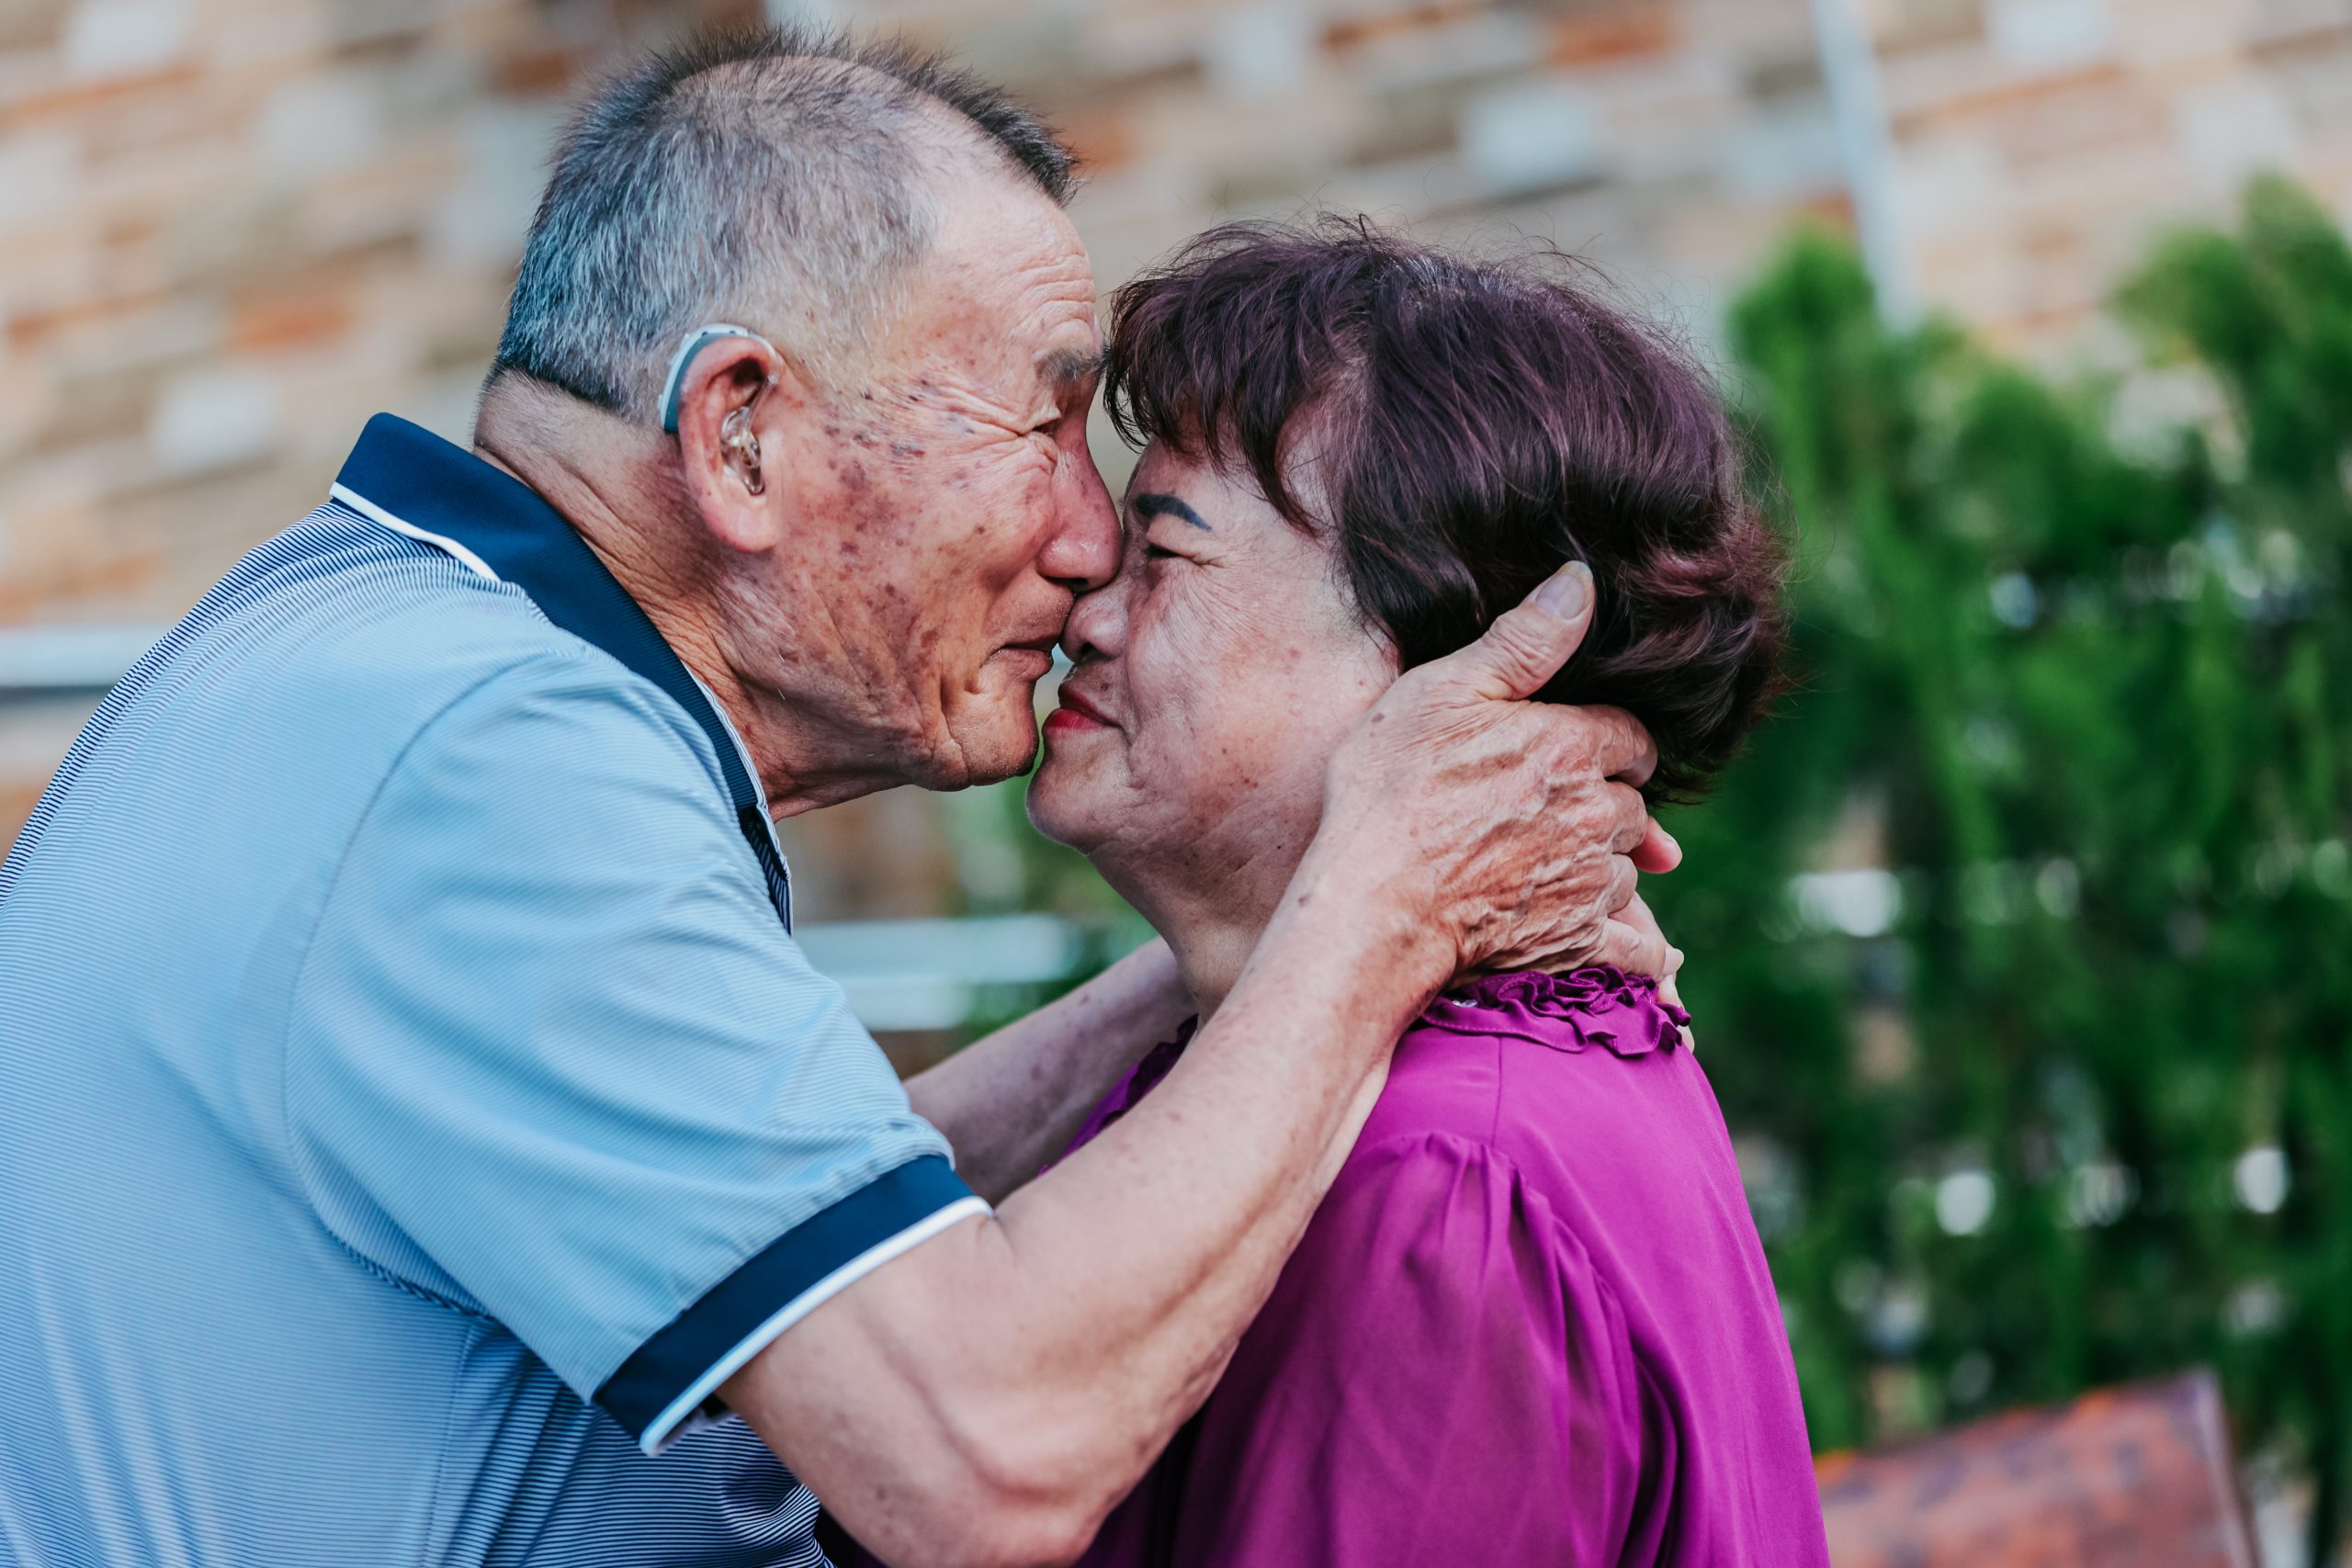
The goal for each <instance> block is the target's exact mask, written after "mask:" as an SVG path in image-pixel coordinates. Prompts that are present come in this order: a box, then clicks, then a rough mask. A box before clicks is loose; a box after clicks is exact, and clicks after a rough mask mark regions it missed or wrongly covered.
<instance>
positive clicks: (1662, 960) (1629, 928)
mask: <svg viewBox="0 0 2352 1568" xmlns="http://www.w3.org/2000/svg"><path fill="white" fill-rule="evenodd" d="M1668 951H1669V950H1668V947H1667V944H1666V938H1665V937H1664V936H1663V935H1661V934H1659V931H1658V929H1657V922H1656V921H1652V922H1651V923H1650V926H1649V929H1648V930H1646V931H1645V930H1643V929H1642V928H1641V927H1640V926H1639V925H1630V924H1628V923H1626V922H1625V921H1623V920H1621V919H1611V921H1610V922H1609V923H1608V924H1607V925H1605V926H1603V927H1602V928H1601V930H1600V946H1599V947H1597V948H1595V949H1594V950H1593V954H1592V960H1591V961H1592V962H1593V963H1595V964H1615V965H1616V966H1617V967H1618V968H1620V969H1623V971H1624V972H1625V973H1626V974H1628V975H1650V976H1657V975H1663V974H1664V973H1666V966H1667V953H1668Z"/></svg>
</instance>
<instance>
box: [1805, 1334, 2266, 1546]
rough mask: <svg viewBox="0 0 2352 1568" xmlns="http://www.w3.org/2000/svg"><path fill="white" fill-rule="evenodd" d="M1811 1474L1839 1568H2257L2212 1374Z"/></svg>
mask: <svg viewBox="0 0 2352 1568" xmlns="http://www.w3.org/2000/svg"><path fill="white" fill-rule="evenodd" d="M1815 1472H1816V1474H1817V1476H1818V1478H1819V1480H1820V1483H1821V1504H1822V1512H1823V1515H1824V1517H1826V1520H1827V1523H1828V1527H1829V1558H1830V1561H1831V1562H1834V1563H1836V1564H1837V1565H1838V1568H2256V1556H2255V1551H2254V1537H2253V1532H2252V1531H2251V1530H2250V1529H2248V1528H2247V1524H2246V1514H2245V1505H2244V1503H2243V1501H2242V1500H2241V1499H2240V1497H2239V1495H2238V1487H2237V1476H2236V1471H2235V1468H2234V1466H2233V1462H2232V1461H2231V1457H2230V1438H2229V1427H2228V1423H2227V1421H2226V1420H2225V1419H2224V1417H2223V1415H2222V1396H2221V1389H2220V1387H2219V1385H2218V1384H2217V1383H2216V1382H2214V1379H2213V1375H2212V1374H2211V1372H2207V1371H2195V1372H2188V1373H2186V1374H2184V1375H2182V1376H2179V1377H2176V1378H2171V1379H2167V1380H2165V1381H2164V1382H2151V1383H2141V1384H2136V1385H2133V1386H2131V1387H2126V1388H2120V1389H2111V1390H2108V1391H2105V1392H2102V1393H2094V1394H2090V1395H2087V1396H2086V1397H2085V1398H2082V1399H2078V1400H2075V1402H2074V1403H2072V1404H2062V1405H2056V1406H2053V1407H2052V1408H2049V1409H2044V1410H2022V1411H2017V1412H2013V1413H2011V1414H2009V1415H2006V1416H1993V1417H1991V1418H1989V1419H1986V1420H1983V1421H1977V1422H1974V1423H1972V1424H1971V1425H1969V1426H1965V1427H1956V1428H1954V1429H1953V1430H1951V1431H1949V1432H1942V1433H1939V1434H1937V1435H1936V1436H1934V1437H1929V1438H1918V1439H1917V1440H1915V1441H1910V1442H1904V1443H1897V1444H1893V1445H1890V1446H1888V1447H1885V1448H1881V1449H1872V1450H1866V1451H1862V1452H1854V1453H1838V1454H1827V1455H1825V1456H1823V1458H1822V1459H1821V1461H1819V1463H1818V1464H1817V1465H1816V1466H1815Z"/></svg>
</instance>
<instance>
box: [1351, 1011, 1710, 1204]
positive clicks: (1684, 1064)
mask: <svg viewBox="0 0 2352 1568" xmlns="http://www.w3.org/2000/svg"><path fill="white" fill-rule="evenodd" d="M1689 1021H1690V1020H1689V1015H1688V1014H1686V1013H1684V1012H1683V1011H1682V1010H1681V1009H1680V1008H1679V1007H1677V1006H1675V1005H1674V1004H1672V1003H1670V1002H1668V1001H1666V1000H1664V999H1663V998H1660V997H1659V996H1658V995H1657V986H1656V984H1655V983H1654V982H1652V981H1650V980H1648V979H1646V978H1645V977H1643V976H1629V975H1626V974H1624V973H1623V972H1621V971H1619V970H1616V969H1613V968H1591V969H1582V970H1578V971H1577V972H1575V973H1573V974H1569V975H1547V974H1538V973H1529V974H1514V975H1500V976H1488V977H1487V978H1484V979H1481V980H1477V981H1475V982H1473V983H1472V984H1470V985H1468V986H1465V987H1458V988H1456V989H1454V990H1452V991H1449V992H1447V993H1446V994H1445V995H1443V996H1442V997H1440V998H1438V999H1437V1000H1436V1001H1435V1002H1433V1003H1431V1004H1430V1007H1429V1008H1428V1009H1427V1010H1425V1011H1424V1012H1423V1013H1422V1015H1421V1017H1420V1018H1419V1020H1418V1021H1416V1022H1415V1023H1414V1025H1413V1026H1412V1028H1411V1029H1409V1030H1408V1031H1407V1032H1406V1033H1405V1036H1404V1038H1403V1039H1402V1040H1400V1041H1399V1042H1398V1043H1397V1054H1396V1056H1395V1058H1394V1060H1393V1061H1392V1063H1391V1066H1390V1068H1389V1077H1388V1082H1387V1085H1386V1087H1385V1089H1384V1090H1383V1092H1382V1095H1381V1098H1380V1101H1379V1103H1378V1104H1377V1105H1376V1106H1375V1107H1374V1111H1373V1113H1372V1117H1371V1119H1370V1120H1369V1121H1368V1122H1366V1124H1365V1127H1364V1130H1363V1135H1362V1136H1361V1137H1360V1138H1359V1140H1358V1144H1357V1147H1358V1149H1359V1150H1360V1151H1364V1152H1365V1153H1366V1154H1367V1155H1368V1154H1369V1153H1370V1151H1372V1150H1374V1149H1375V1148H1378V1147H1380V1146H1381V1145H1389V1144H1395V1145H1416V1144H1419V1142H1420V1141H1421V1140H1423V1139H1424V1138H1426V1137H1427V1135H1429V1134H1440V1135H1442V1136H1443V1137H1445V1138H1447V1139H1449V1140H1453V1141H1456V1142H1458V1143H1459V1144H1464V1145H1475V1146H1479V1147H1482V1148H1484V1149H1486V1150H1487V1151H1489V1152H1490V1153H1491V1154H1492V1155H1494V1156H1498V1157H1499V1158H1501V1159H1504V1160H1507V1161H1508V1162H1510V1164H1511V1165H1512V1166H1514V1167H1515V1168H1518V1169H1519V1170H1520V1171H1521V1174H1522V1175H1523V1176H1524V1177H1525V1179H1528V1180H1529V1181H1530V1182H1531V1183H1532V1185H1533V1186H1534V1188H1535V1189H1536V1190H1538V1191H1541V1192H1544V1193H1545V1194H1546V1195H1547V1196H1553V1197H1555V1199H1556V1198H1557V1197H1558V1196H1559V1195H1560V1193H1561V1190H1563V1189H1566V1190H1570V1191H1586V1190H1590V1189H1592V1188H1594V1187H1596V1186H1598V1187H1600V1188H1602V1189H1605V1190H1607V1191H1608V1193H1609V1194H1610V1195H1611V1199H1612V1201H1620V1202H1622V1201H1625V1199H1626V1198H1627V1197H1628V1196H1629V1195H1631V1194H1634V1193H1640V1192H1645V1191H1647V1192H1651V1193H1652V1194H1653V1195H1655V1196H1657V1197H1661V1198H1663V1197H1665V1196H1666V1195H1668V1193H1670V1192H1671V1190H1672V1188H1673V1186H1674V1184H1675V1183H1677V1182H1678V1181H1681V1182H1687V1181H1689V1180H1690V1179H1691V1178H1692V1177H1693V1176H1695V1175H1699V1174H1701V1173H1702V1169H1703V1170H1704V1172H1705V1174H1707V1175H1710V1176H1713V1177H1717V1178H1720V1177H1723V1176H1724V1175H1728V1176H1729V1177H1730V1178H1731V1179H1733V1180H1735V1181H1736V1175H1737V1173H1736V1165H1734V1164H1733V1163H1732V1161H1731V1149H1730V1140H1729V1138H1728V1136H1727V1134H1725V1132H1724V1124H1723V1116H1722V1113H1721V1111H1718V1110H1717V1109H1716V1106H1715V1100H1714V1095H1713V1091H1712V1089H1709V1087H1708V1085H1707V1080H1706V1077H1705V1075H1704V1074H1703V1073H1702V1072H1701V1071H1700V1069H1699V1066H1698V1063H1697V1061H1696V1060H1695V1059H1694V1058H1693V1056H1692V1055H1691V1047H1690V1046H1689V1044H1688V1043H1686V1038H1685V1035H1684V1029H1685V1027H1686V1026H1687V1024H1688V1023H1689ZM1395 1152H1396V1151H1395V1150H1394V1149H1392V1150H1391V1151H1390V1153H1391V1156H1392V1157H1393V1156H1394V1154H1395ZM1582 1206H1583V1205H1581V1204H1573V1205H1571V1207H1572V1208H1581V1207H1582Z"/></svg>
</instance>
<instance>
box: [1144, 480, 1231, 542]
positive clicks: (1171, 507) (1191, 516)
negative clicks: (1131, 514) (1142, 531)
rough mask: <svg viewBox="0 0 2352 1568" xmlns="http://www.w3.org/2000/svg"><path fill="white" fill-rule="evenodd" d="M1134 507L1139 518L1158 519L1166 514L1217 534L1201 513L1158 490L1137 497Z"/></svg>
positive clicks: (1209, 532)
mask: <svg viewBox="0 0 2352 1568" xmlns="http://www.w3.org/2000/svg"><path fill="white" fill-rule="evenodd" d="M1134 505H1135V511H1136V516H1138V517H1158V516H1160V515H1162V514H1163V513H1164V514H1165V515H1167V516H1170V517H1181V518H1182V519H1183V520H1184V521H1185V522H1187V523H1190V524H1191V525H1193V527H1195V528H1198V529H1200V530H1201V531H1202V532H1203V533H1206V534H1214V533H1216V529H1214V528H1212V527H1210V526H1209V525H1208V523H1207V522H1206V521H1205V520H1204V518H1203V517H1202V516H1201V514H1200V513H1197V512H1195V511H1193V509H1192V508H1191V507H1190V506H1188V505H1186V504H1185V503H1184V502H1182V501H1180V500H1178V499H1177V498H1176V497H1175V496H1172V495H1163V494H1161V493H1160V492H1159V491H1156V490H1152V491H1145V492H1144V493H1143V494H1141V495H1139V496H1137V497H1136V499H1135V502H1134Z"/></svg>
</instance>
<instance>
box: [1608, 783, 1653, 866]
mask: <svg viewBox="0 0 2352 1568" xmlns="http://www.w3.org/2000/svg"><path fill="white" fill-rule="evenodd" d="M1600 787H1601V788H1602V789H1603V790H1605V791H1607V792H1608V795H1609V800H1610V804H1611V807H1613V808H1614V811H1615V817H1616V819H1615V820H1614V821H1612V822H1611V824H1610V825H1609V848H1610V851H1611V853H1614V854H1621V855H1630V854H1632V853H1633V852H1634V851H1635V850H1637V849H1639V848H1640V847H1641V846H1642V845H1644V844H1646V843H1648V842H1649V837H1650V832H1651V830H1652V824H1651V822H1650V808H1649V803H1648V802H1646V801H1645V800H1644V799H1643V798H1642V792H1641V791H1640V790H1637V789H1635V788H1634V786H1633V785H1632V784H1619V783H1618V782H1617V781H1616V780H1615V779H1611V780H1608V781H1607V782H1606V783H1604V784H1602V785H1601V786H1600ZM1635 869H1637V870H1642V871H1646V870H1648V869H1649V868H1648V867H1647V866H1641V865H1637V866H1636V867H1635Z"/></svg>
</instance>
